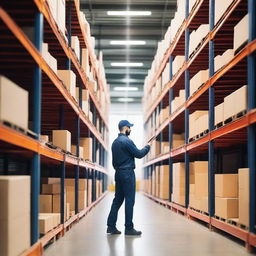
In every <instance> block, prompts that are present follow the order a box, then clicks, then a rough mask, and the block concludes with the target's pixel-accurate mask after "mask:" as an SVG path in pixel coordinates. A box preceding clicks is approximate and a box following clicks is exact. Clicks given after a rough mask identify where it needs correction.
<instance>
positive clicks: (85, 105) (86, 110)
mask: <svg viewBox="0 0 256 256" xmlns="http://www.w3.org/2000/svg"><path fill="white" fill-rule="evenodd" d="M82 110H83V111H84V113H85V115H86V116H87V117H89V113H90V104H89V101H82Z"/></svg>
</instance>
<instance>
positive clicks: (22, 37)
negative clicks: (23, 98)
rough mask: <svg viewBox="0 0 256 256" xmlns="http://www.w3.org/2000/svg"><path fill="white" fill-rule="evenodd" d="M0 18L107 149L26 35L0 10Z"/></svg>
mask: <svg viewBox="0 0 256 256" xmlns="http://www.w3.org/2000/svg"><path fill="white" fill-rule="evenodd" d="M0 18H1V19H2V20H3V22H5V24H6V26H7V27H8V28H9V29H10V30H11V31H12V33H13V35H14V36H15V37H16V38H17V39H18V40H19V41H20V43H21V44H22V46H24V48H25V49H26V50H27V51H28V52H29V54H30V55H31V56H32V57H33V59H34V61H35V62H36V63H37V64H38V65H39V66H40V67H41V69H42V70H43V71H44V73H45V74H46V75H47V77H49V79H50V80H51V81H52V82H53V84H54V85H55V86H56V88H57V89H58V91H59V92H60V93H61V94H62V96H63V97H64V98H65V100H66V101H67V102H68V103H69V105H70V106H71V107H72V109H73V110H74V112H75V113H76V114H77V115H78V116H79V117H80V118H81V120H82V121H83V123H84V124H85V125H86V126H87V127H88V128H89V129H90V131H91V132H92V133H93V134H94V136H95V137H96V138H97V139H98V141H99V142H100V143H101V144H102V145H103V146H104V147H105V149H107V145H106V143H105V142H104V141H103V139H102V137H101V135H100V133H99V132H98V131H97V130H96V127H95V126H94V125H93V124H92V123H91V122H90V121H89V120H88V118H87V117H86V116H85V115H84V113H83V111H82V110H81V108H80V107H79V106H78V103H77V102H76V101H75V99H74V98H73V97H72V96H71V95H70V93H69V92H68V90H67V89H66V88H65V87H64V86H63V84H62V82H61V81H60V79H59V78H58V76H57V75H56V74H55V72H54V71H53V70H52V69H51V68H50V67H49V66H48V64H47V63H46V61H45V60H44V59H43V58H42V56H41V54H40V53H39V52H38V51H37V49H36V48H35V47H34V45H33V44H32V43H31V42H30V41H29V39H28V38H27V37H26V35H25V34H24V33H23V32H22V30H21V29H20V28H19V27H18V26H17V25H16V24H15V22H14V21H13V20H12V19H11V17H10V16H9V15H8V14H7V13H6V12H5V11H4V10H3V9H0Z"/></svg>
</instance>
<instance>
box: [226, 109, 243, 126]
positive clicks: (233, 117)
mask: <svg viewBox="0 0 256 256" xmlns="http://www.w3.org/2000/svg"><path fill="white" fill-rule="evenodd" d="M246 113H247V110H243V111H241V112H239V113H237V114H235V115H233V116H231V117H229V118H227V119H226V120H224V122H223V123H224V124H228V123H231V122H234V121H235V120H237V119H239V118H241V117H242V116H244V115H245V114H246ZM224 124H223V125H224Z"/></svg>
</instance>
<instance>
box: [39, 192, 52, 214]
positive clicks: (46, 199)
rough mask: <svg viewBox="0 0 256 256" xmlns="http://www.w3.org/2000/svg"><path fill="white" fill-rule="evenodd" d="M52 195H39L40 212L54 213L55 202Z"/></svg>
mask: <svg viewBox="0 0 256 256" xmlns="http://www.w3.org/2000/svg"><path fill="white" fill-rule="evenodd" d="M52 200H53V198H52V195H40V196H39V212H40V213H52V210H53V203H52Z"/></svg>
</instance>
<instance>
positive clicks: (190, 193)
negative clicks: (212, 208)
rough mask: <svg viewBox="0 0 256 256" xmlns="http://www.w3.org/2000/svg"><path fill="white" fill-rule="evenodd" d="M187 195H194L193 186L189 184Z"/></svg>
mask: <svg viewBox="0 0 256 256" xmlns="http://www.w3.org/2000/svg"><path fill="white" fill-rule="evenodd" d="M189 195H195V184H189Z"/></svg>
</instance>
